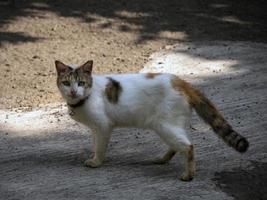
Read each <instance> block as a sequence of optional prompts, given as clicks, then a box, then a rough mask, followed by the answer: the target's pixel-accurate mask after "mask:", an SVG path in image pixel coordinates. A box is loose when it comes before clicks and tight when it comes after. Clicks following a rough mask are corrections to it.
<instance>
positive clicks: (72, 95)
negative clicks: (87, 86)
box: [68, 93, 78, 99]
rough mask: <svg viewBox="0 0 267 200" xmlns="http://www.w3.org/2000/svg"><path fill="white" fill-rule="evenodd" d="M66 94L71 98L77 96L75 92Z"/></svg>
mask: <svg viewBox="0 0 267 200" xmlns="http://www.w3.org/2000/svg"><path fill="white" fill-rule="evenodd" d="M68 96H69V97H70V98H72V99H75V98H77V97H78V96H77V94H73V93H71V94H69V95H68Z"/></svg>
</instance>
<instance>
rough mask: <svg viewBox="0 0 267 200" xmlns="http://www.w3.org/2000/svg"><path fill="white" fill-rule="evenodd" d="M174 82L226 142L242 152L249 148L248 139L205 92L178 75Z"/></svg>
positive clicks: (198, 112)
mask: <svg viewBox="0 0 267 200" xmlns="http://www.w3.org/2000/svg"><path fill="white" fill-rule="evenodd" d="M172 84H173V85H174V87H175V86H176V87H178V88H179V90H180V91H181V92H182V93H183V94H184V95H185V96H186V98H187V100H188V102H189V104H190V105H191V106H192V107H193V108H194V109H195V110H196V112H197V114H198V115H199V116H200V117H201V118H202V119H203V120H204V121H205V122H206V123H208V124H209V125H210V126H211V127H212V129H213V130H214V132H215V133H216V134H217V135H219V136H220V137H221V138H222V139H223V140H224V141H225V142H226V144H228V145H229V146H231V147H233V148H234V149H236V150H237V151H238V152H241V153H243V152H245V151H246V150H247V149H248V147H249V143H248V141H247V139H246V138H245V137H243V136H242V135H240V134H238V133H237V132H235V131H234V130H233V129H232V127H231V125H230V124H229V123H228V122H227V121H226V120H225V119H224V117H223V116H222V114H221V113H220V112H219V111H218V110H217V108H216V107H215V106H214V105H213V103H212V102H211V101H210V100H209V99H208V98H207V97H206V96H205V95H204V94H202V93H201V92H200V91H199V90H197V89H195V88H193V87H192V86H191V85H190V84H189V83H187V82H186V81H183V80H181V79H179V78H178V77H176V78H175V79H173V81H172ZM178 88H177V89H178Z"/></svg>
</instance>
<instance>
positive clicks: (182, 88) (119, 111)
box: [55, 60, 249, 181]
mask: <svg viewBox="0 0 267 200" xmlns="http://www.w3.org/2000/svg"><path fill="white" fill-rule="evenodd" d="M55 65H56V69H57V73H58V78H57V85H58V88H59V90H60V92H61V94H62V96H63V98H64V99H65V100H66V102H67V104H68V107H69V110H70V115H71V117H72V118H73V119H74V120H76V121H78V122H80V123H82V124H84V125H86V126H88V127H90V128H91V129H92V132H93V133H94V134H93V135H94V147H95V154H94V157H93V158H92V159H88V160H86V161H85V165H86V166H89V167H99V166H100V165H101V164H102V162H103V160H104V158H105V153H106V150H107V146H108V142H109V140H110V135H111V132H112V129H113V128H116V127H138V128H144V129H151V130H154V131H155V132H156V133H157V134H158V135H159V136H160V138H161V139H162V140H163V141H164V142H165V143H166V144H167V145H168V146H169V151H168V152H167V153H166V154H165V155H164V156H163V157H162V158H161V159H158V160H156V161H155V163H158V164H163V163H166V162H168V161H169V160H171V158H172V157H173V156H174V155H175V154H176V152H178V151H179V152H181V153H182V154H183V155H185V158H186V166H185V172H184V173H183V174H182V176H181V179H182V180H184V181H189V180H192V179H193V177H194V174H195V160H194V147H193V145H192V142H191V141H190V139H189V137H188V135H187V133H186V131H185V126H186V124H188V122H189V120H190V117H191V111H192V108H193V109H195V110H196V112H197V113H198V115H199V116H200V117H202V118H203V119H204V121H205V122H207V123H208V124H210V126H211V127H212V128H213V130H214V132H215V133H217V135H219V136H220V137H221V138H222V139H223V140H224V141H225V142H226V143H227V144H228V145H229V146H231V147H233V148H235V149H236V150H237V151H239V152H245V151H246V150H247V148H248V146H249V144H248V141H247V140H246V139H245V138H244V137H242V136H241V135H239V134H238V133H236V132H235V131H234V130H233V129H232V127H231V126H230V125H229V124H228V123H227V121H226V120H225V119H224V118H223V116H222V115H221V114H220V113H219V112H218V110H217V109H216V108H215V106H214V105H213V104H212V103H211V102H210V101H209V100H208V99H207V98H206V97H205V96H204V95H203V94H202V93H200V92H199V91H198V90H196V89H194V88H193V87H192V86H191V85H190V84H188V83H187V82H185V81H183V80H181V79H180V78H178V77H177V76H175V75H172V74H157V73H147V74H120V75H102V76H96V75H92V74H91V73H92V67H93V61H91V60H90V61H88V62H86V63H85V64H83V65H81V66H79V67H73V66H68V65H65V64H63V63H62V62H60V61H56V62H55Z"/></svg>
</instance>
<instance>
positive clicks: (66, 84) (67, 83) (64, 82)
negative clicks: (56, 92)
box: [62, 81, 70, 86]
mask: <svg viewBox="0 0 267 200" xmlns="http://www.w3.org/2000/svg"><path fill="white" fill-rule="evenodd" d="M62 84H63V85H65V86H70V82H69V81H63V82H62Z"/></svg>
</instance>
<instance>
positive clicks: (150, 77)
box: [146, 73, 161, 79]
mask: <svg viewBox="0 0 267 200" xmlns="http://www.w3.org/2000/svg"><path fill="white" fill-rule="evenodd" d="M159 75H161V73H147V74H146V78H147V79H153V78H155V76H159Z"/></svg>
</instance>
